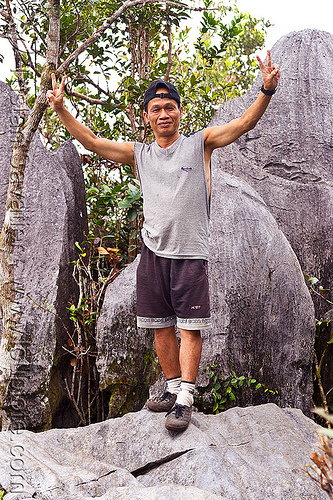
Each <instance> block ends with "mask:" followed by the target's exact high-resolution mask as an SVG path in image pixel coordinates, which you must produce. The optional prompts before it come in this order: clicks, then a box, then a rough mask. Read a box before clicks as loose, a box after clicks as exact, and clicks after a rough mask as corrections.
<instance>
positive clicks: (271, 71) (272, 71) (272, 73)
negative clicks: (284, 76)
mask: <svg viewBox="0 0 333 500" xmlns="http://www.w3.org/2000/svg"><path fill="white" fill-rule="evenodd" d="M256 57H257V61H258V63H259V66H260V69H261V72H262V78H263V81H264V88H265V89H266V90H274V89H276V87H277V84H278V82H279V78H280V75H281V73H280V70H279V67H278V65H277V64H275V63H274V64H272V61H271V51H270V50H267V61H266V66H265V65H264V63H263V62H262V60H261V59H260V57H259V56H256Z"/></svg>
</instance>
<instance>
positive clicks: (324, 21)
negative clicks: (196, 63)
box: [0, 0, 333, 81]
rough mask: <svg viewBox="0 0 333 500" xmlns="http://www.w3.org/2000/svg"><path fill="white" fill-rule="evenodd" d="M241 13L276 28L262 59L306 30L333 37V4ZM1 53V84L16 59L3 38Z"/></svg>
mask: <svg viewBox="0 0 333 500" xmlns="http://www.w3.org/2000/svg"><path fill="white" fill-rule="evenodd" d="M237 5H238V8H239V10H241V11H243V12H249V13H250V14H251V15H252V16H253V17H257V18H260V17H264V18H265V19H266V20H269V21H270V22H271V23H272V24H274V26H272V27H270V28H269V29H268V35H267V39H266V44H265V49H264V50H262V51H261V52H258V54H259V55H260V57H261V58H264V57H265V55H266V49H270V48H271V47H272V46H273V45H274V43H275V42H276V41H277V40H279V38H281V37H282V36H283V35H287V34H288V33H290V32H291V31H300V30H303V29H306V28H312V29H319V30H323V31H328V32H330V33H333V1H332V0H311V1H310V0H278V1H273V0H237ZM0 53H1V54H3V55H5V62H4V64H0V80H2V81H4V80H5V78H6V77H8V76H9V75H10V69H11V68H13V66H14V59H13V56H12V51H11V48H10V47H9V44H8V42H6V40H3V39H1V38H0Z"/></svg>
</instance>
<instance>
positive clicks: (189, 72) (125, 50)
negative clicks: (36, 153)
mask: <svg viewBox="0 0 333 500" xmlns="http://www.w3.org/2000/svg"><path fill="white" fill-rule="evenodd" d="M192 11H200V12H201V20H200V25H199V32H198V36H197V37H196V40H195V42H192V43H191V30H190V28H187V27H184V26H183V24H184V22H185V21H186V20H188V21H190V20H191V18H190V13H191V12H192ZM0 14H1V17H2V22H1V25H0V35H1V36H6V37H7V38H8V39H9V40H10V43H11V45H12V48H13V51H14V55H15V64H16V72H15V74H14V76H13V77H12V78H11V79H10V80H9V81H8V83H9V84H10V85H11V87H12V88H14V89H17V90H18V92H19V96H20V117H19V122H18V127H17V134H16V140H15V143H14V148H13V156H12V162H11V165H12V169H11V173H10V182H9V188H8V197H7V202H6V216H5V221H6V222H5V223H4V225H3V228H2V232H1V235H0V248H1V249H2V252H0V304H1V308H2V316H3V336H2V341H1V346H0V356H2V355H3V356H2V357H3V360H4V361H3V362H2V369H4V371H5V375H7V379H5V382H4V384H3V387H2V393H4V392H5V388H6V384H7V382H8V374H9V370H10V367H9V360H8V356H7V357H6V355H5V354H4V353H6V352H7V351H8V348H9V347H10V346H15V345H16V343H17V342H18V339H17V338H16V334H15V332H14V331H13V330H12V329H11V328H10V325H11V324H16V323H18V318H16V317H15V308H12V307H11V305H12V304H13V303H14V300H15V287H14V264H13V262H14V259H13V256H14V245H15V239H16V227H15V221H16V220H17V216H18V212H19V209H20V199H21V194H22V187H23V179H24V170H25V164H26V159H27V155H28V151H29V147H30V143H31V140H32V138H33V135H34V133H35V132H36V130H37V129H38V128H39V130H40V131H41V132H42V134H43V136H44V140H45V144H46V145H47V147H49V148H55V147H57V146H58V145H59V144H60V143H62V142H63V141H64V140H66V139H68V138H69V134H68V132H67V131H66V130H65V129H64V128H63V127H62V126H61V124H60V123H59V120H58V119H57V118H56V117H55V116H54V114H53V113H52V112H51V111H50V109H49V108H48V106H47V101H46V92H47V90H48V89H50V88H51V73H52V72H54V73H56V75H57V77H60V76H61V75H62V74H64V73H65V72H66V73H67V75H68V83H67V85H66V89H65V90H66V93H67V95H68V96H69V99H70V106H71V108H72V110H73V112H74V113H75V114H77V115H78V116H80V119H81V120H82V121H84V122H85V123H86V124H87V125H88V126H89V127H90V128H91V129H92V130H93V132H94V133H95V134H96V135H103V136H105V137H109V138H111V139H113V140H131V141H132V140H139V141H149V140H151V132H150V130H149V129H148V128H147V126H146V125H145V123H144V120H143V115H142V109H141V101H142V95H143V92H144V90H145V88H146V86H147V84H148V83H149V82H150V81H151V80H153V79H155V78H165V79H169V80H171V81H172V82H173V83H175V85H176V86H177V87H178V89H179V92H180V94H181V97H182V101H183V106H184V120H183V124H182V131H183V132H184V133H188V132H192V131H194V130H196V129H198V128H201V127H204V126H206V125H207V124H208V123H209V121H210V119H211V117H212V115H213V113H214V110H215V109H216V107H217V106H218V104H220V103H221V102H223V101H225V100H227V99H229V98H232V97H236V96H239V95H241V94H242V92H244V91H245V90H246V89H247V88H248V86H249V85H250V84H251V83H252V81H253V78H254V74H255V69H256V63H255V60H254V58H253V53H254V52H255V50H257V49H258V48H260V47H261V46H262V45H263V41H264V34H265V30H266V28H267V27H268V26H269V23H267V22H264V21H263V20H256V19H254V18H252V17H251V16H250V15H249V14H242V13H240V12H239V11H238V9H237V7H233V8H232V7H230V6H226V5H224V4H223V3H217V2H216V1H214V0H203V6H201V7H195V2H194V1H191V0H189V1H188V2H186V3H184V2H179V1H177V0H126V1H125V2H121V1H116V0H111V1H108V2H105V1H102V0H84V1H83V0H72V1H70V2H61V0H49V3H48V6H47V7H46V6H45V4H44V2H39V1H37V0H26V1H24V0H5V1H3V0H0ZM27 104H28V105H29V106H30V107H31V112H30V114H29V115H27V113H26V106H27ZM82 160H83V167H84V173H85V178H86V187H87V202H88V211H89V219H90V230H91V232H90V234H89V235H87V236H88V241H89V245H88V246H89V247H90V248H91V251H92V252H94V249H95V248H96V247H97V246H98V247H99V252H100V254H101V255H105V256H106V257H105V258H104V270H105V273H106V275H103V276H102V279H103V280H104V281H103V284H102V286H101V287H100V290H102V291H103V290H104V284H105V282H106V281H105V280H107V279H108V277H107V276H108V273H109V271H110V265H111V267H112V266H113V267H114V266H115V265H116V266H117V265H119V264H118V263H117V260H119V259H122V261H123V262H122V263H126V262H128V261H129V260H130V259H131V258H133V256H134V255H135V252H136V248H137V246H138V233H139V230H140V220H141V203H140V194H139V186H138V183H137V181H136V180H135V172H134V171H133V169H132V168H131V167H130V166H123V167H120V165H118V164H115V163H113V162H110V161H107V160H103V159H101V158H98V157H97V156H96V155H93V154H86V153H83V154H82ZM14 184H15V185H14ZM80 248H81V247H80ZM80 251H81V255H85V252H84V251H83V250H82V249H81V250H80ZM80 259H81V257H80ZM80 259H79V261H78V263H79V262H81V264H82V267H81V268H80V267H79V271H78V276H79V279H87V276H86V275H85V274H84V272H83V271H82V269H84V268H85V267H84V266H85V265H86V264H85V263H84V262H83V260H82V259H81V260H80ZM97 261H98V264H97V263H96V258H95V257H94V258H92V257H91V256H90V261H89V262H91V265H96V266H99V260H98V257H97ZM110 262H111V264H110ZM81 264H80V265H81ZM80 269H81V271H80ZM100 271H101V268H100V267H99V268H98V273H99V274H98V275H99V276H101V275H100ZM89 274H91V273H89V272H88V275H89ZM113 275H114V274H113ZM88 288H89V287H88ZM90 288H91V289H92V288H93V287H90ZM80 300H81V302H79V304H78V305H77V306H76V307H75V306H74V307H72V306H71V310H70V312H71V316H72V319H73V321H75V322H79V321H80V318H79V315H80V314H83V313H82V311H83V310H84V314H87V309H86V307H85V304H86V303H87V300H85V298H82V297H81V298H80ZM90 302H91V303H93V302H94V300H93V299H91V301H90ZM95 302H96V303H97V304H99V306H100V304H101V301H100V297H99V299H98V300H97V301H95ZM95 302H94V303H95ZM90 312H91V313H92V314H93V315H94V318H95V317H96V313H97V312H98V311H90ZM90 319H91V318H90ZM90 319H89V318H87V317H85V319H84V322H85V324H87V325H91V324H92V323H93V321H90ZM81 320H82V318H81ZM81 322H82V321H81Z"/></svg>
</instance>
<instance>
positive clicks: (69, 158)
mask: <svg viewBox="0 0 333 500" xmlns="http://www.w3.org/2000/svg"><path fill="white" fill-rule="evenodd" d="M0 109H1V117H2V120H1V125H0V150H1V158H0V172H1V175H0V178H1V184H0V224H1V225H2V223H3V217H4V209H5V202H6V195H7V186H8V179H9V171H10V161H11V152H12V144H13V141H14V138H15V132H16V125H17V119H18V113H19V104H18V97H17V94H16V93H15V92H13V91H11V90H10V88H9V87H8V86H7V85H5V84H4V83H1V82H0ZM86 227H87V214H86V204H85V189H84V181H83V175H82V170H81V165H80V159H79V155H78V153H77V151H76V149H75V147H74V146H73V144H72V143H70V142H66V143H65V144H64V145H63V146H62V147H60V148H58V149H57V151H56V153H55V154H52V153H51V152H50V151H47V150H46V149H45V147H44V146H43V145H42V143H41V140H40V137H39V135H38V134H36V135H35V138H34V140H33V142H32V144H31V148H30V151H29V158H28V163H27V167H26V174H25V180H24V189H23V197H22V205H21V214H20V219H19V221H18V235H17V241H16V245H15V282H16V283H15V284H16V290H17V293H16V304H15V307H16V308H18V310H19V311H20V324H19V325H16V329H17V331H19V332H20V340H19V346H21V348H22V349H24V350H21V351H20V349H19V348H18V347H19V346H16V349H12V352H11V354H12V355H13V358H15V357H16V358H19V361H18V363H14V364H13V370H12V373H11V382H10V384H9V387H8V391H7V394H6V396H5V401H4V412H3V424H4V426H5V427H6V426H9V425H11V428H14V427H15V426H20V427H21V428H22V427H24V428H30V429H39V428H45V427H50V425H51V423H52V421H53V422H54V421H56V423H58V424H59V423H61V422H62V423H63V420H62V412H63V410H64V409H65V411H66V413H67V416H66V418H67V424H69V425H70V424H71V422H72V424H73V425H75V417H73V419H71V417H70V410H69V408H70V405H69V404H68V400H67V399H66V397H65V389H64V387H63V378H64V376H65V375H66V373H67V374H68V375H69V368H70V365H69V362H68V359H67V358H66V362H65V357H64V354H65V351H64V350H63V349H62V348H61V346H62V345H67V346H68V343H67V340H68V337H67V333H66V331H65V329H64V327H63V324H62V322H61V321H60V319H59V318H62V321H63V322H64V323H65V325H67V327H68V328H71V325H70V322H69V320H68V312H67V311H66V307H68V302H69V301H74V300H75V297H76V296H77V289H76V285H75V283H74V280H73V278H72V266H71V264H70V262H71V261H73V260H74V259H75V258H76V255H77V254H76V247H75V241H80V242H81V241H82V240H83V239H84V237H83V231H84V230H86ZM74 285H75V286H74ZM26 293H29V294H30V297H31V298H30V299H29V298H28V296H27V295H26ZM33 301H35V303H36V304H38V305H41V306H44V307H47V308H48V307H52V309H51V311H52V312H53V313H56V314H57V315H58V316H55V315H54V314H52V313H50V312H45V311H44V310H43V309H41V308H40V307H35V303H34V302H33ZM1 329H2V326H1V321H0V335H1ZM22 353H24V356H22ZM0 369H1V363H0ZM0 376H1V375H0Z"/></svg>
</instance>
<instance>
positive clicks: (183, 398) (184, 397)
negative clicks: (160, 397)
mask: <svg viewBox="0 0 333 500" xmlns="http://www.w3.org/2000/svg"><path fill="white" fill-rule="evenodd" d="M194 387H195V384H194V383H193V382H185V381H183V380H182V381H181V383H180V393H179V394H178V396H177V400H176V404H178V405H183V406H192V405H193V394H194Z"/></svg>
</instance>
